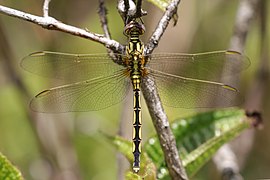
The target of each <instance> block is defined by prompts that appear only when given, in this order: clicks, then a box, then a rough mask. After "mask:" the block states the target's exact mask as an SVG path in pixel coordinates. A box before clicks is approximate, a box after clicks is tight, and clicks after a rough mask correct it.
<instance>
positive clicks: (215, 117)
mask: <svg viewBox="0 0 270 180" xmlns="http://www.w3.org/2000/svg"><path fill="white" fill-rule="evenodd" d="M171 127H172V130H173V133H174V135H175V138H176V143H177V148H178V150H179V154H180V157H181V159H182V161H183V165H184V167H185V168H186V171H187V174H188V176H193V175H194V174H195V173H196V172H197V171H198V170H199V169H200V168H201V167H202V166H203V165H204V164H205V163H206V162H207V161H208V160H209V159H210V158H211V157H212V156H213V155H214V154H215V152H216V151H217V150H218V149H219V148H220V147H221V146H222V145H223V144H225V143H227V142H228V141H230V140H232V139H233V138H235V137H236V136H238V135H239V134H240V133H241V132H242V131H243V130H244V129H246V128H248V127H250V123H249V122H248V121H247V120H246V116H245V113H244V111H243V110H240V109H225V110H216V111H210V112H204V113H199V114H196V115H194V116H191V117H187V118H182V119H178V120H175V121H174V122H173V123H172V124H171ZM144 148H145V150H146V152H147V154H148V156H149V157H150V158H151V159H152V161H153V162H154V163H155V165H156V167H157V168H158V171H159V172H158V178H159V179H167V178H168V171H167V169H166V166H165V163H164V157H163V153H162V150H161V148H160V145H159V141H158V139H157V137H156V136H154V137H152V138H150V139H149V140H148V142H147V143H146V144H145V146H144Z"/></svg>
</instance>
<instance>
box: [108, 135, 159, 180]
mask: <svg viewBox="0 0 270 180" xmlns="http://www.w3.org/2000/svg"><path fill="white" fill-rule="evenodd" d="M105 137H106V138H107V139H108V140H109V142H111V143H113V144H114V145H115V147H116V149H117V150H118V151H119V152H121V153H122V154H123V155H124V156H125V157H126V158H127V159H128V161H129V162H130V164H131V165H132V164H133V154H132V143H131V142H130V141H128V140H126V139H124V138H122V137H120V136H114V137H113V136H106V135H105ZM140 165H141V169H140V171H139V173H138V174H135V173H133V172H132V167H131V168H130V171H128V172H127V173H126V179H127V180H129V179H130V180H134V179H138V180H139V179H144V180H155V179H156V168H155V165H154V164H153V163H152V161H151V160H150V159H149V157H148V156H147V154H146V153H144V152H143V153H142V154H141V164H140Z"/></svg>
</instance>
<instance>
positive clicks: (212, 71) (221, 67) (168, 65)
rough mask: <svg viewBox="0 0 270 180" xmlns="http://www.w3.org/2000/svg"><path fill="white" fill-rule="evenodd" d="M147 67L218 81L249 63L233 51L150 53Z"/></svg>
mask: <svg viewBox="0 0 270 180" xmlns="http://www.w3.org/2000/svg"><path fill="white" fill-rule="evenodd" d="M148 57H149V58H150V61H149V63H148V65H149V67H150V68H151V69H154V70H158V71H161V72H165V73H169V74H174V75H177V76H182V77H188V78H194V79H204V80H209V81H216V82H217V81H219V80H220V79H221V76H222V77H226V76H231V75H234V74H237V73H239V72H241V71H242V70H243V69H246V68H247V67H248V66H249V65H250V61H249V59H248V58H247V57H246V56H244V55H242V54H240V53H238V52H235V51H215V52H207V53H199V54H179V53H178V54H173V53H167V54H166V53H163V54H152V55H150V56H148Z"/></svg>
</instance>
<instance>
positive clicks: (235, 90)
mask: <svg viewBox="0 0 270 180" xmlns="http://www.w3.org/2000/svg"><path fill="white" fill-rule="evenodd" d="M222 87H223V88H225V89H228V90H231V91H234V92H239V91H238V89H236V88H235V87H232V86H230V85H227V84H224V85H223V86H222Z"/></svg>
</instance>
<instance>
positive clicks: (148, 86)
mask: <svg viewBox="0 0 270 180" xmlns="http://www.w3.org/2000/svg"><path fill="white" fill-rule="evenodd" d="M179 3H180V0H173V1H172V2H171V3H170V4H169V6H168V7H167V9H166V11H165V13H164V15H163V17H162V18H161V20H160V21H159V24H158V26H157V27H156V30H155V31H154V33H153V34H152V36H151V38H150V40H149V42H148V44H147V45H146V48H145V52H144V53H145V54H150V53H152V51H153V50H154V48H156V47H157V44H158V42H159V40H160V39H161V36H162V35H163V33H164V31H165V30H166V28H167V27H168V24H169V21H170V20H171V19H172V17H173V15H174V14H175V13H176V11H177V7H178V5H179ZM142 90H143V95H144V98H145V101H146V104H147V106H148V109H149V113H150V115H151V118H152V121H153V124H154V127H155V129H156V131H157V135H158V138H159V141H160V145H161V148H162V151H163V154H164V157H165V162H166V164H167V167H168V170H169V174H170V176H171V178H172V179H175V180H181V179H188V177H187V175H186V172H185V169H184V167H183V164H182V162H181V159H180V157H179V154H178V150H177V147H176V142H175V138H174V135H173V133H172V131H171V128H170V125H169V121H168V118H167V115H166V113H165V111H164V109H163V107H162V103H161V101H160V98H159V95H158V92H157V89H156V86H155V82H154V79H152V78H151V77H149V76H147V77H145V78H144V79H143V81H142Z"/></svg>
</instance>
